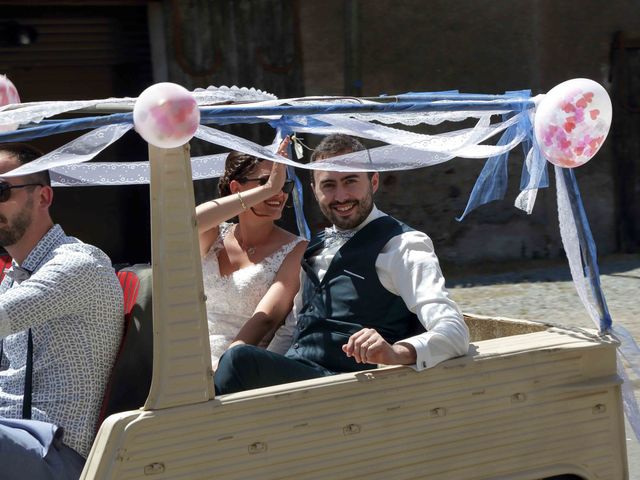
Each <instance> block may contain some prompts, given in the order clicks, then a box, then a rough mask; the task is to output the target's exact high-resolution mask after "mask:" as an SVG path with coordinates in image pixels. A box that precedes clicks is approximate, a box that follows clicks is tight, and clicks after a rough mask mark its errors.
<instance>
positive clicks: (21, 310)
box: [0, 225, 123, 457]
mask: <svg viewBox="0 0 640 480" xmlns="http://www.w3.org/2000/svg"><path fill="white" fill-rule="evenodd" d="M12 269H13V271H10V272H7V275H6V276H5V278H4V280H3V281H2V284H1V285H0V338H3V337H4V339H3V357H4V358H3V359H2V370H0V416H2V417H6V418H21V416H22V400H23V393H24V377H25V364H26V359H27V331H28V329H29V328H31V331H32V335H33V382H32V385H33V387H32V388H33V394H32V418H33V419H34V420H42V421H45V422H50V423H53V424H55V425H58V426H60V427H62V428H63V429H64V431H65V434H64V442H65V443H66V444H67V445H69V446H70V447H72V448H74V449H75V450H76V451H77V452H79V453H80V454H81V455H83V456H85V457H86V456H87V454H88V453H89V450H90V448H91V443H92V442H93V438H94V436H95V429H96V421H97V417H98V414H99V410H100V405H101V402H102V397H103V394H104V390H105V387H106V384H107V381H108V379H109V375H110V372H111V367H112V365H113V362H114V360H115V356H116V353H117V350H118V346H119V344H120V338H121V335H122V325H123V299H122V288H121V287H120V283H119V282H118V279H117V277H116V275H115V273H114V270H113V268H112V266H111V261H110V260H109V257H107V255H106V254H104V253H103V252H102V251H101V250H100V249H98V248H96V247H94V246H92V245H87V244H85V243H82V242H81V241H79V240H78V239H76V238H73V237H68V236H66V235H65V233H64V231H63V230H62V228H61V227H60V226H59V225H55V226H54V227H52V228H51V229H50V230H49V232H47V234H46V235H45V236H44V237H42V239H41V240H40V242H39V243H38V244H37V245H36V247H35V248H34V249H33V250H32V251H31V252H30V253H29V255H28V256H27V258H26V259H25V261H24V262H23V263H22V265H20V266H19V267H18V265H17V264H16V263H15V262H13V266H12Z"/></svg>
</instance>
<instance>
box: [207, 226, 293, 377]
mask: <svg viewBox="0 0 640 480" xmlns="http://www.w3.org/2000/svg"><path fill="white" fill-rule="evenodd" d="M232 231H233V224H231V223H223V224H221V225H220V234H219V235H218V239H217V240H216V241H215V242H214V244H213V246H212V247H211V249H210V250H209V252H207V254H206V255H205V256H204V257H203V258H202V276H203V282H204V291H205V295H206V296H207V303H206V305H207V320H208V323H209V343H210V345H211V362H212V365H213V366H214V368H215V366H216V365H217V364H218V360H219V359H220V356H221V355H222V354H223V353H224V351H225V350H226V349H227V347H228V346H229V344H230V343H231V342H232V341H233V339H234V338H235V336H236V334H237V333H238V331H239V330H240V328H241V327H242V325H244V323H245V322H246V321H247V320H248V319H249V318H251V316H252V315H253V312H254V311H255V309H256V307H257V306H258V303H259V302H260V300H261V299H262V297H263V296H264V295H265V294H266V293H267V290H268V289H269V287H270V286H271V284H272V283H273V281H274V279H275V277H276V274H277V273H278V270H279V269H280V265H282V262H283V261H284V259H285V258H286V256H287V255H288V254H289V253H290V252H291V250H293V248H294V247H295V246H296V245H297V244H298V243H299V242H301V241H302V240H303V239H302V238H296V239H295V240H293V241H291V242H289V243H287V244H285V245H283V246H282V247H280V248H279V249H278V250H276V251H275V252H274V253H272V254H271V255H269V256H268V257H266V258H265V259H263V260H262V261H261V262H258V263H255V264H253V265H250V266H248V267H245V268H241V269H239V270H236V271H234V272H232V273H231V274H229V275H226V276H225V275H222V274H221V273H220V265H219V263H218V253H219V252H220V251H221V250H222V249H223V248H224V247H223V240H224V238H225V237H226V236H227V235H228V234H229V233H230V232H232Z"/></svg>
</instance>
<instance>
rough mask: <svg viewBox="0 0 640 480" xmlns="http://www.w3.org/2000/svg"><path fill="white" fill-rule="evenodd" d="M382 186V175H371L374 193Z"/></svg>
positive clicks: (376, 173) (375, 173) (374, 173)
mask: <svg viewBox="0 0 640 480" xmlns="http://www.w3.org/2000/svg"><path fill="white" fill-rule="evenodd" d="M379 186H380V174H379V173H378V172H373V175H371V190H372V191H373V193H376V192H377V191H378V187H379Z"/></svg>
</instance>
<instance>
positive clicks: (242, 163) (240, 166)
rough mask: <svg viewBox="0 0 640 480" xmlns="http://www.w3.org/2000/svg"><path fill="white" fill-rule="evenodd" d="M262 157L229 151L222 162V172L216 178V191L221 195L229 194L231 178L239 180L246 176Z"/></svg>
mask: <svg viewBox="0 0 640 480" xmlns="http://www.w3.org/2000/svg"><path fill="white" fill-rule="evenodd" d="M261 161H262V159H260V158H257V157H254V156H253V155H249V154H246V153H241V152H235V151H233V152H230V153H229V155H227V159H226V160H225V162H224V173H223V174H222V176H221V177H220V179H219V180H218V193H219V195H220V196H221V197H226V196H227V195H231V189H230V188H229V184H230V183H231V180H239V179H240V178H243V177H246V176H247V174H248V173H249V172H251V170H253V167H255V166H256V165H258V164H259V163H260V162H261Z"/></svg>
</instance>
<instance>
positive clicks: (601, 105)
mask: <svg viewBox="0 0 640 480" xmlns="http://www.w3.org/2000/svg"><path fill="white" fill-rule="evenodd" d="M611 113H612V112H611V100H610V99H609V94H608V93H607V91H606V90H605V89H604V88H603V87H602V86H601V85H600V84H599V83H596V82H594V81H593V80H589V79H587V78H574V79H573V80H567V81H566V82H563V83H561V84H560V85H557V86H555V87H553V88H552V89H551V90H549V93H547V95H545V97H544V98H543V99H542V101H541V102H540V104H539V105H538V108H537V109H536V114H535V119H534V131H535V136H536V140H537V141H538V145H539V146H540V150H541V151H542V154H543V155H544V156H545V158H546V159H547V160H549V161H550V162H551V163H553V164H554V165H557V166H559V167H565V168H574V167H579V166H580V165H583V164H585V163H587V162H588V161H589V160H590V159H591V158H592V157H593V156H594V155H595V154H596V152H597V151H598V150H599V149H600V147H601V146H602V144H603V143H604V140H605V138H607V134H608V133H609V127H610V126H611Z"/></svg>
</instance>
